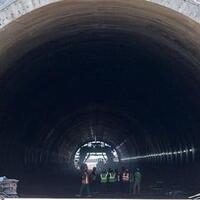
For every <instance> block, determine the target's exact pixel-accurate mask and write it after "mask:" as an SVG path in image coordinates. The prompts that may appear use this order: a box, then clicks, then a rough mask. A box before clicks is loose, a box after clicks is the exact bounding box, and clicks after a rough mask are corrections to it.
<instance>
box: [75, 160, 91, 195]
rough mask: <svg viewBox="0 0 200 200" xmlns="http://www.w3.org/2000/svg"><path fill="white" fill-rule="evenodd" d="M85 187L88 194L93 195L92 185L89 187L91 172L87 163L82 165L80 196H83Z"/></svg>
mask: <svg viewBox="0 0 200 200" xmlns="http://www.w3.org/2000/svg"><path fill="white" fill-rule="evenodd" d="M85 189H86V190H87V196H88V197H91V194H90V187H89V172H88V167H87V165H86V164H84V165H83V166H82V176H81V188H80V193H79V195H78V196H80V197H81V196H82V194H83V192H84V190H85Z"/></svg>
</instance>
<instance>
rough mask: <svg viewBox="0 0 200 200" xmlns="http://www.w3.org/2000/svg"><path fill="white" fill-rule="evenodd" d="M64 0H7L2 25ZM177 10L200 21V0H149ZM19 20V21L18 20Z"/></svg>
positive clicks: (0, 11) (1, 11) (1, 9)
mask: <svg viewBox="0 0 200 200" xmlns="http://www.w3.org/2000/svg"><path fill="white" fill-rule="evenodd" d="M58 1H62V0H28V1H27V0H7V1H5V2H4V3H3V4H2V5H1V6H0V27H2V28H3V27H4V26H6V25H7V24H9V23H10V22H12V21H13V20H16V19H17V18H18V17H20V16H22V15H25V14H27V13H29V12H31V11H33V10H35V9H38V8H40V7H43V6H46V5H49V4H51V3H55V2H58ZM147 1H150V2H152V3H156V4H159V5H162V6H165V7H167V8H169V9H172V10H175V11H177V12H179V13H182V14H183V15H186V16H187V17H189V18H191V19H193V20H195V21H197V22H200V7H199V4H200V2H199V1H198V0H147ZM16 22H17V21H16Z"/></svg>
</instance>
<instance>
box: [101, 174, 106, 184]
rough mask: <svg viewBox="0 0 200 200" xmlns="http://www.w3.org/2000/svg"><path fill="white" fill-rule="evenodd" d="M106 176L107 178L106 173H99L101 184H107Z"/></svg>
mask: <svg viewBox="0 0 200 200" xmlns="http://www.w3.org/2000/svg"><path fill="white" fill-rule="evenodd" d="M107 176H108V173H101V174H100V178H101V183H107Z"/></svg>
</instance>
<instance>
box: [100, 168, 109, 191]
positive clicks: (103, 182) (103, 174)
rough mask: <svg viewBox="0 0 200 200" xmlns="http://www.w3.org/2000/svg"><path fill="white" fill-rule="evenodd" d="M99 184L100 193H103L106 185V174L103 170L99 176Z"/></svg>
mask: <svg viewBox="0 0 200 200" xmlns="http://www.w3.org/2000/svg"><path fill="white" fill-rule="evenodd" d="M100 183H101V185H102V191H103V192H104V193H105V192H106V190H107V183H108V173H107V172H106V171H105V170H103V171H102V172H101V174H100Z"/></svg>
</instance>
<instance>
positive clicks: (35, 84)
mask: <svg viewBox="0 0 200 200" xmlns="http://www.w3.org/2000/svg"><path fill="white" fill-rule="evenodd" d="M199 31H200V28H199V25H198V24H196V23H195V22H193V21H191V20H190V19H188V18H186V17H184V16H182V15H181V14H178V13H176V12H175V11H171V10H168V9H167V8H164V7H160V6H158V5H155V4H152V3H147V2H145V1H132V2H131V1H110V0H109V1H107V2H106V3H105V2H104V1H97V2H92V1H85V2H84V1H75V2H72V1H65V2H59V3H56V4H53V5H50V6H45V7H43V8H40V9H38V10H36V11H34V12H31V13H29V14H27V15H25V16H23V17H21V18H20V19H18V20H17V22H13V23H11V24H10V25H8V26H7V27H6V28H5V30H4V31H2V32H0V37H1V38H2V39H1V46H0V66H1V73H0V121H1V123H0V135H1V140H0V145H1V149H0V152H1V162H0V171H1V175H6V176H8V177H15V178H18V179H19V180H20V183H19V191H20V192H21V194H22V196H23V195H27V196H33V195H40V196H41V195H44V196H45V195H46V196H59V195H61V193H64V191H65V192H66V193H64V194H62V195H64V196H65V195H67V196H70V195H73V194H71V193H70V192H69V193H67V189H66V188H67V187H68V186H67V180H69V179H70V178H69V177H75V176H76V170H75V169H74V166H73V159H74V155H75V152H76V151H77V149H78V148H79V147H80V146H81V145H82V144H84V143H86V142H88V141H92V140H94V135H92V134H91V131H90V129H91V127H92V128H93V132H94V134H95V137H96V138H97V139H98V140H100V141H105V142H108V143H110V144H112V146H113V147H114V148H118V152H119V156H120V159H121V161H120V166H128V167H130V168H134V167H135V166H139V167H140V168H141V170H142V173H143V174H144V189H143V190H144V191H145V187H146V188H148V187H149V185H152V184H154V183H155V182H156V181H158V180H162V181H163V182H164V184H165V186H166V187H167V189H171V188H169V186H170V185H173V184H174V186H173V187H174V188H173V189H178V190H183V191H184V194H187V195H188V194H193V193H195V192H197V191H198V189H199V185H198V180H199V178H200V173H199V166H200V162H199V142H200V135H199V131H200V123H199V119H200V116H199V113H200V104H199V100H200V93H199V89H200V80H199V75H200V71H199V64H200V59H199V58H200V57H199V56H200V55H199V54H200V46H199ZM184 150H192V151H191V152H190V151H189V153H185V151H184ZM178 151H181V153H180V155H177V154H178ZM163 152H165V153H166V154H164V155H162V156H161V155H157V156H156V157H153V158H142V159H133V157H137V156H145V155H149V154H160V153H163ZM167 152H168V153H169V152H177V154H176V155H174V154H173V155H167ZM124 158H127V160H126V159H124ZM129 158H130V159H129ZM131 158H132V159H131ZM175 175H176V177H175ZM46 177H51V178H50V180H51V181H50V182H51V183H49V179H48V178H46ZM63 177H64V178H63ZM61 179H62V180H61ZM63 179H64V181H63ZM74 180H76V181H75V182H76V183H75V184H74V185H78V184H79V182H78V178H74ZM184 180H187V181H184ZM52 182H53V183H52ZM63 182H64V183H63ZM55 183H57V184H59V183H61V184H63V185H64V189H63V190H62V189H59V190H56V187H55V186H52V185H53V184H55ZM42 184H44V185H45V186H43V185H42ZM48 184H49V187H48ZM51 184H52V185H51ZM35 185H37V187H36V189H35V188H34V186H35ZM38 185H39V186H40V188H39V186H38ZM51 187H52V188H53V189H52V188H51ZM49 188H51V189H49ZM24 190H26V192H25V191H24ZM49 190H51V192H49ZM61 190H62V191H61ZM78 190H79V188H78V186H77V188H75V189H74V191H78ZM69 191H72V190H71V189H69ZM48 192H49V193H48ZM144 193H145V192H144ZM145 194H146V193H145ZM145 194H144V196H145ZM62 195H61V196H62ZM159 195H160V194H159ZM162 195H163V196H164V194H162ZM162 195H161V196H162ZM147 196H148V195H147Z"/></svg>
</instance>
